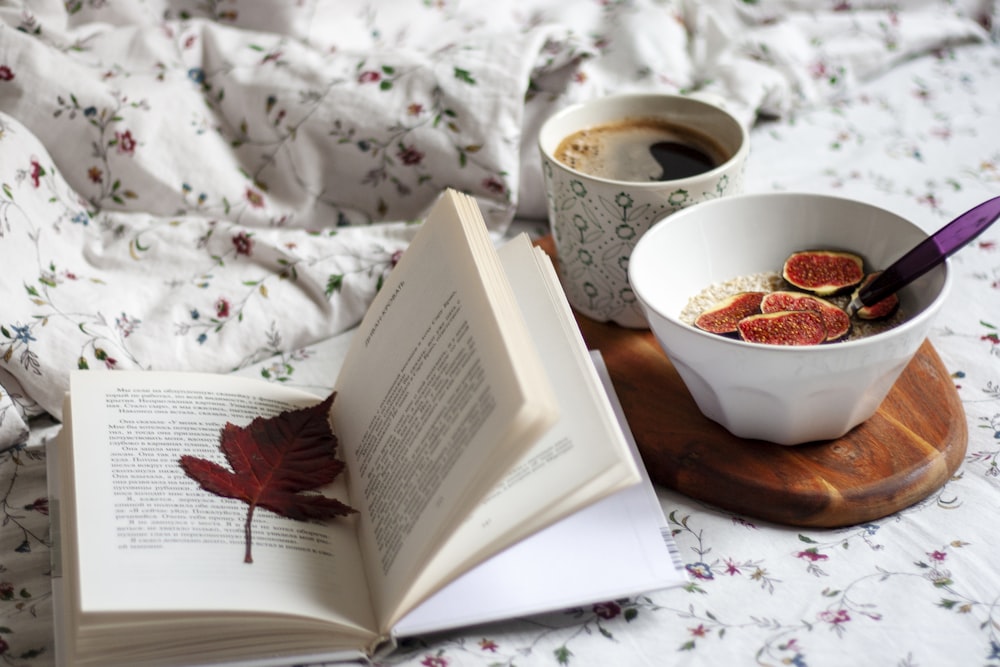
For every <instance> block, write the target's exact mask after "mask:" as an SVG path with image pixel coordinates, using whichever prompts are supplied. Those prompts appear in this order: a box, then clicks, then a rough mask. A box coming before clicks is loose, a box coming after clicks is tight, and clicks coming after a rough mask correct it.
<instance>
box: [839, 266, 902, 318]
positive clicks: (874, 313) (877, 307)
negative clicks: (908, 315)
mask: <svg viewBox="0 0 1000 667" xmlns="http://www.w3.org/2000/svg"><path fill="white" fill-rule="evenodd" d="M881 273H882V272H881V271H876V272H875V273H869V274H868V275H867V276H865V279H864V280H863V281H861V284H860V285H858V288H857V289H856V290H854V294H852V295H851V298H852V299H854V298H856V297H857V296H858V292H860V291H861V288H863V287H864V286H865V285H867V284H869V283H870V282H871V281H873V280H875V279H876V278H878V277H879V275H880V274H881ZM898 308H899V297H898V296H896V294H895V293H893V294H890V295H889V296H887V297H885V298H884V299H882V300H881V301H879V302H878V303H875V304H872V305H870V306H861V307H860V308H858V312H857V313H855V314H856V315H857V316H858V317H860V318H861V319H863V320H882V319H885V318H887V317H890V316H891V315H893V314H895V312H896V310H897V309H898Z"/></svg>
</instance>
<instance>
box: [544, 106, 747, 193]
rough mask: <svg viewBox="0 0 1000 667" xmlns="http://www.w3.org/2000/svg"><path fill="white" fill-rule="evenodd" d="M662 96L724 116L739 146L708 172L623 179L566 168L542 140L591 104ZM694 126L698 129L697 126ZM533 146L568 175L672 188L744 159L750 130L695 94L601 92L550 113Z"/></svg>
mask: <svg viewBox="0 0 1000 667" xmlns="http://www.w3.org/2000/svg"><path fill="white" fill-rule="evenodd" d="M664 99H669V100H680V101H682V102H684V103H686V104H687V103H689V104H692V105H693V106H700V107H703V108H704V109H706V110H709V111H712V112H714V113H717V114H719V115H720V116H722V117H724V118H726V119H727V120H728V121H730V122H731V123H732V124H733V125H734V126H735V127H736V128H737V129H738V132H739V138H740V141H739V146H738V147H737V149H736V150H735V151H734V152H733V154H732V155H730V156H729V157H728V158H727V159H726V160H725V161H723V162H722V163H720V164H718V165H717V166H715V167H713V168H712V169H709V170H708V171H703V172H701V173H699V174H695V175H693V176H686V177H684V178H675V179H670V180H667V181H627V180H619V179H614V178H605V177H603V176H595V175H594V174H590V173H587V172H585V171H580V170H579V169H574V168H573V167H570V166H569V165H567V164H565V163H563V162H562V161H560V160H558V159H557V158H556V157H555V155H554V154H553V153H552V151H550V150H548V149H547V148H546V145H545V144H546V142H545V139H546V138H547V134H548V133H549V131H550V128H551V126H552V124H554V123H556V122H559V121H561V120H563V119H565V117H566V116H569V115H572V114H574V113H579V112H580V111H581V110H583V109H586V108H587V107H590V106H593V105H594V104H615V103H627V102H630V101H643V100H664ZM627 117H628V116H623V118H627ZM583 127H585V126H583ZM698 129H699V130H700V128H698ZM576 131H578V130H573V132H576ZM565 136H569V135H563V137H560V138H559V142H561V141H562V139H563V138H565ZM537 145H538V150H539V151H540V152H541V154H542V156H543V157H544V158H545V159H546V160H548V161H549V162H550V163H552V164H553V165H555V166H556V167H558V168H559V169H562V170H563V171H565V172H566V173H568V174H572V175H574V176H578V177H581V178H586V179H589V180H592V181H595V182H598V183H606V184H609V185H615V186H619V187H628V188H640V189H658V188H663V187H664V186H668V185H669V186H670V187H676V186H677V185H683V184H687V183H694V182H700V181H703V180H706V179H710V178H713V177H715V176H717V175H719V174H720V173H722V172H725V171H728V170H730V169H731V168H732V167H733V166H734V165H735V164H738V163H739V162H740V161H742V160H744V159H745V157H746V156H747V154H748V153H749V151H750V133H749V131H748V130H747V128H746V126H745V125H744V124H743V123H741V122H740V121H739V119H738V118H736V116H734V115H733V114H732V113H731V112H729V111H728V110H726V109H724V108H722V107H721V106H719V105H716V104H712V103H711V102H706V101H705V100H702V99H699V98H696V97H691V96H689V95H682V94H675V93H619V94H614V95H603V96H598V97H592V98H590V99H588V100H582V101H580V102H575V103H573V104H570V105H569V106H566V107H563V108H562V109H559V110H558V111H556V112H555V113H553V114H551V115H550V116H549V117H548V118H546V119H545V121H544V122H543V123H542V125H541V127H540V128H539V130H538V137H537ZM558 145H559V143H556V144H555V146H556V147H558Z"/></svg>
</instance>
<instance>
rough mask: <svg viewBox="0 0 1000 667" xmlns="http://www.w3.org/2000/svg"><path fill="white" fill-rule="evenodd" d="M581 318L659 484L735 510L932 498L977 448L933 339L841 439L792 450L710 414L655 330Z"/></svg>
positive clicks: (790, 512)
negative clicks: (745, 434) (732, 429)
mask: <svg viewBox="0 0 1000 667" xmlns="http://www.w3.org/2000/svg"><path fill="white" fill-rule="evenodd" d="M541 245H542V247H543V248H546V249H547V250H549V252H551V245H547V244H546V243H544V242H543V243H542V244H541ZM577 322H578V323H579V325H580V330H581V332H582V333H583V337H584V339H585V340H586V342H587V344H588V346H589V347H590V348H591V349H597V350H600V351H601V353H602V355H603V356H604V359H605V363H606V364H607V366H608V372H609V374H610V376H611V380H612V382H613V384H614V386H615V390H616V391H617V393H618V396H619V399H620V400H621V403H622V408H623V410H624V412H625V416H626V418H627V419H628V423H629V426H630V427H631V429H632V432H633V434H634V436H635V439H636V444H637V445H638V447H639V450H640V453H641V454H642V458H643V462H644V464H645V466H646V468H647V470H648V471H649V475H650V477H651V478H652V479H653V481H654V482H657V483H659V484H663V485H664V486H666V487H668V488H671V489H674V490H676V491H679V492H680V493H683V494H685V495H688V496H690V497H692V498H695V499H698V500H701V501H704V502H707V503H711V504H714V505H717V506H718V507H721V508H724V509H726V510H730V511H734V512H738V513H741V514H746V515H749V516H752V517H757V518H760V519H765V520H769V521H774V522H777V523H783V524H790V525H797V526H812V527H835V526H845V525H852V524H857V523H863V522H865V521H871V520H874V519H878V518H881V517H884V516H886V515H888V514H892V513H893V512H896V511H898V510H901V509H904V508H906V507H908V506H910V505H912V504H914V503H916V502H918V501H920V500H923V499H925V498H926V497H928V496H929V495H930V494H932V493H933V492H934V491H936V490H937V489H939V488H940V487H941V486H942V485H943V484H944V483H945V482H946V481H947V480H948V479H949V478H950V477H951V476H952V474H953V473H954V472H955V470H956V469H957V468H958V466H959V465H960V464H961V462H962V459H963V457H964V455H965V450H966V445H967V442H968V426H967V423H966V418H965V412H964V410H963V408H962V404H961V401H960V400H959V397H958V392H957V391H956V389H955V385H954V383H953V382H952V380H951V377H950V376H949V374H948V372H947V370H946V369H945V368H944V365H943V364H942V362H941V359H940V357H939V356H938V355H937V352H936V351H935V350H934V348H933V346H932V345H931V344H930V342H928V341H924V343H923V345H922V346H921V348H920V350H919V352H918V353H917V355H916V356H915V357H914V359H913V360H912V361H911V362H910V364H909V365H908V366H907V367H906V368H905V369H904V371H903V373H902V374H901V375H900V377H899V379H898V380H897V381H896V384H895V385H894V386H893V388H892V390H891V391H890V392H889V395H888V396H887V397H886V399H885V400H884V401H883V403H882V405H881V406H880V407H879V409H878V411H877V412H876V414H875V415H874V416H872V417H871V418H870V419H868V420H867V421H865V422H864V423H863V424H861V425H859V426H857V427H856V428H854V429H853V430H851V431H850V432H849V433H848V434H847V435H845V436H844V437H842V438H840V439H837V440H831V441H824V442H816V443H807V444H804V445H797V446H792V447H789V446H783V445H777V444H774V443H770V442H765V441H761V440H748V439H743V438H739V437H736V436H734V435H732V434H731V433H729V431H727V430H726V429H725V428H723V427H722V426H720V425H719V424H717V423H716V422H714V421H711V420H710V419H708V418H706V417H705V416H703V415H702V414H701V412H700V411H699V409H698V407H697V405H696V404H695V402H694V399H693V398H692V397H691V394H690V393H689V392H688V390H687V388H686V387H685V386H684V383H683V381H682V380H681V378H680V376H679V375H678V374H677V372H676V371H675V370H674V368H673V365H672V364H671V363H670V360H669V359H668V358H667V356H666V354H665V353H664V352H663V351H662V348H660V346H659V344H658V343H657V342H656V339H655V338H654V337H653V335H652V334H651V333H650V332H649V331H637V330H632V329H625V328H622V327H619V326H617V325H614V324H606V323H599V322H595V321H593V320H591V319H589V318H587V317H585V316H583V315H579V314H577Z"/></svg>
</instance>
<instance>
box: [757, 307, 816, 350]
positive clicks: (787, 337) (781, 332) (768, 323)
mask: <svg viewBox="0 0 1000 667" xmlns="http://www.w3.org/2000/svg"><path fill="white" fill-rule="evenodd" d="M738 329H739V332H740V338H742V339H743V340H745V341H748V342H750V343H767V344H769V345H818V344H820V343H822V342H824V341H826V325H824V324H823V316H822V315H820V314H819V313H817V312H816V311H814V310H781V311H778V312H776V313H761V314H760V315H751V316H749V317H745V318H743V319H742V320H740V323H739V325H738Z"/></svg>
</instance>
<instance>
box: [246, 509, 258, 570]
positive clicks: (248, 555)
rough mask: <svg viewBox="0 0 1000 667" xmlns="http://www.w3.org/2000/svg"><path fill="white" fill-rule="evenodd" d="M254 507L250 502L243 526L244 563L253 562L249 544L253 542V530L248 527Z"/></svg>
mask: <svg viewBox="0 0 1000 667" xmlns="http://www.w3.org/2000/svg"><path fill="white" fill-rule="evenodd" d="M256 507H257V505H256V504H253V503H251V505H250V507H249V508H248V509H247V522H246V525H245V526H244V527H243V535H244V538H245V539H246V552H245V553H244V554H243V562H244V563H252V562H253V555H252V554H251V553H250V545H251V544H253V531H252V530H251V528H250V524H251V522H252V521H253V511H254V509H256Z"/></svg>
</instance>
